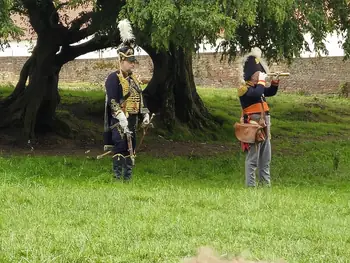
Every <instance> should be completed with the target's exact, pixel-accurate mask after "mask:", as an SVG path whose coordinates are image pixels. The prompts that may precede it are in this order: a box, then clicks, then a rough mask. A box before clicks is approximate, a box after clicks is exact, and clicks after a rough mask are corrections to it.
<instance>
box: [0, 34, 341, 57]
mask: <svg viewBox="0 0 350 263" xmlns="http://www.w3.org/2000/svg"><path fill="white" fill-rule="evenodd" d="M305 39H306V40H307V41H308V42H309V43H310V47H311V50H312V49H313V45H312V41H311V38H310V36H309V35H305ZM339 41H342V38H341V37H339V36H337V35H336V34H332V35H329V36H328V37H327V38H326V41H325V43H326V47H327V49H328V51H329V55H328V56H331V57H333V56H344V51H343V49H342V48H341V46H340V45H339ZM32 46H33V44H31V43H30V42H28V41H21V42H19V43H17V42H11V43H10V47H8V48H5V49H4V50H3V51H2V50H0V57H11V56H19V57H22V56H30V50H31V49H32ZM203 46H205V49H204V48H203ZM199 52H200V53H203V52H215V48H211V47H210V46H209V45H201V48H200V50H199ZM135 53H136V55H147V53H146V52H145V51H143V50H142V49H141V50H140V51H138V50H135ZM115 56H116V51H115V49H106V50H103V51H96V52H91V53H88V54H85V55H82V56H80V57H78V59H84V58H108V57H115ZM314 56H315V54H314V53H313V52H303V53H302V54H301V57H314ZM323 56H324V54H323Z"/></svg>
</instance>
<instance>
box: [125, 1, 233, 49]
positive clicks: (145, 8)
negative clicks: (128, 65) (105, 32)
mask: <svg viewBox="0 0 350 263" xmlns="http://www.w3.org/2000/svg"><path fill="white" fill-rule="evenodd" d="M121 16H126V17H128V18H129V19H130V20H131V21H132V22H133V24H134V25H135V26H136V27H137V28H139V29H140V30H141V31H142V32H143V33H144V34H147V35H149V37H150V38H149V39H147V40H148V43H143V44H148V45H152V46H155V47H157V48H158V49H165V50H167V49H169V45H170V43H171V44H172V45H175V46H181V47H184V48H187V49H190V50H191V49H193V48H194V47H195V45H196V44H199V43H200V42H202V41H203V40H204V39H206V41H208V42H210V43H211V44H213V45H215V43H216V39H217V34H218V33H219V31H220V29H221V28H225V29H227V33H230V32H231V33H233V29H234V28H235V27H236V22H235V21H234V20H233V19H231V18H230V17H228V16H226V15H225V14H224V13H223V12H222V11H221V10H220V6H219V5H218V3H217V2H216V1H206V0H195V1H170V0H150V1H143V0H132V1H127V4H126V5H125V8H124V12H122V13H121Z"/></svg>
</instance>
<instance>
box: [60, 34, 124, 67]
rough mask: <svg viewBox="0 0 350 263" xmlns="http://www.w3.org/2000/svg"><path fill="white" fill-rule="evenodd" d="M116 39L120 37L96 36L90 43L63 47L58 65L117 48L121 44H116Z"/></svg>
mask: <svg viewBox="0 0 350 263" xmlns="http://www.w3.org/2000/svg"><path fill="white" fill-rule="evenodd" d="M116 39H119V34H118V37H117V34H115V35H108V36H107V35H104V36H95V37H93V38H92V39H90V40H89V41H87V42H84V43H82V44H79V45H76V46H64V47H62V50H61V52H60V53H59V54H58V55H57V56H56V63H57V64H58V65H64V64H65V63H67V62H69V61H71V60H74V59H75V58H77V57H79V56H81V55H84V54H86V53H89V52H93V51H96V50H100V49H105V48H109V47H113V46H117V45H118V44H120V43H117V42H115V41H116Z"/></svg>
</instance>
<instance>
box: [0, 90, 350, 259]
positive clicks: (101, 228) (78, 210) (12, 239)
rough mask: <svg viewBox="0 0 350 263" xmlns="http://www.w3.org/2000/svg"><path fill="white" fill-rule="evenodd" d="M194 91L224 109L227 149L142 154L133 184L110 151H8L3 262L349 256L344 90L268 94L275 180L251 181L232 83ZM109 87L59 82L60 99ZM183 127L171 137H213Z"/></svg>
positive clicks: (1, 223) (96, 99)
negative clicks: (205, 252) (118, 177)
mask: <svg viewBox="0 0 350 263" xmlns="http://www.w3.org/2000/svg"><path fill="white" fill-rule="evenodd" d="M1 91H3V89H1ZM199 93H200V95H201V96H202V98H203V100H204V102H205V103H206V105H207V106H208V108H209V109H210V111H211V112H212V113H213V114H214V115H215V116H217V117H219V118H221V119H222V120H223V121H224V125H223V126H222V127H220V129H218V130H217V131H215V132H216V140H217V141H220V142H225V143H227V144H231V145H232V149H233V151H232V153H228V154H221V155H218V156H216V157H213V158H208V157H197V156H188V157H173V158H154V157H151V156H148V155H145V154H140V155H138V157H137V159H136V167H135V169H134V180H133V181H132V182H131V183H130V184H122V183H116V182H114V181H113V180H112V174H111V160H110V159H109V158H104V159H102V160H98V161H97V160H94V159H90V158H84V157H78V156H74V157H72V156H70V157H69V156H56V157H47V156H36V157H33V156H6V155H4V154H3V157H0V175H1V181H0V205H1V210H0V262H125V263H126V262H180V260H181V259H182V258H184V257H186V256H190V255H194V254H195V253H196V250H197V249H198V248H199V247H200V246H210V247H213V248H214V249H215V250H217V251H218V252H219V253H220V254H225V253H227V254H229V255H239V254H241V253H244V254H246V255H247V258H249V259H263V260H270V261H275V260H276V261H277V260H278V259H280V258H282V259H284V260H286V261H287V262H305V263H306V262H350V238H349V237H350V227H349V225H350V212H349V211H350V201H349V200H350V192H349V188H350V173H349V171H350V147H349V145H350V138H349V135H350V127H349V121H350V110H349V109H350V107H349V106H350V102H349V100H346V99H340V98H335V97H334V98H330V97H327V96H321V95H318V96H300V95H293V94H282V93H281V94H279V96H276V97H274V98H270V99H269V103H270V106H271V114H272V123H273V128H272V135H273V140H272V148H273V157H272V163H271V175H272V184H273V187H272V188H271V189H267V188H257V189H246V188H245V187H244V178H243V175H244V154H243V153H242V152H240V151H239V147H238V144H237V142H236V141H235V140H234V135H233V129H232V123H233V122H234V121H236V120H237V119H238V117H239V114H240V107H239V103H238V99H237V97H236V93H235V90H231V89H230V90H229V89H227V90H219V89H217V90H215V89H203V88H200V89H199ZM103 98H104V94H103V92H102V91H98V90H94V91H91V92H90V91H89V92H88V91H81V90H64V91H62V101H63V104H64V105H65V107H69V105H75V104H82V103H81V102H84V103H83V104H86V108H85V109H87V110H88V109H90V113H91V114H92V113H96V112H99V111H100V110H101V105H100V103H102V109H103ZM89 107H90V108H89ZM60 110H61V111H62V113H64V112H65V110H66V109H64V107H63V108H62V109H60ZM66 114H68V113H66ZM178 129H179V130H181V134H179V135H176V136H175V135H173V136H169V138H180V139H182V140H209V139H210V138H212V136H211V135H206V134H197V135H198V138H193V134H191V133H190V132H189V131H187V130H186V129H185V128H181V127H179V128H178ZM152 133H153V134H155V135H156V134H157V133H156V132H155V131H153V132H152Z"/></svg>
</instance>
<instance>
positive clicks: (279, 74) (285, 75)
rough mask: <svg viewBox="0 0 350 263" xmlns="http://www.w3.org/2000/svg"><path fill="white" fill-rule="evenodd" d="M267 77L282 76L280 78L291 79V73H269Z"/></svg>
mask: <svg viewBox="0 0 350 263" xmlns="http://www.w3.org/2000/svg"><path fill="white" fill-rule="evenodd" d="M267 76H280V77H289V76H290V73H289V72H281V73H278V72H272V73H267Z"/></svg>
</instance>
